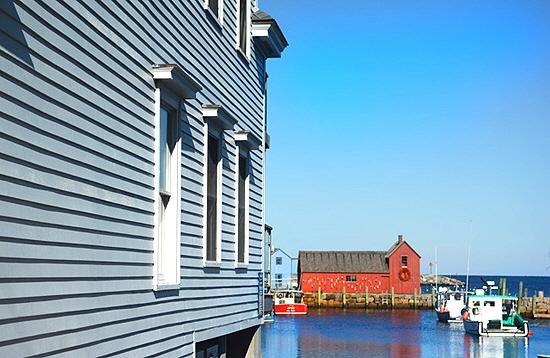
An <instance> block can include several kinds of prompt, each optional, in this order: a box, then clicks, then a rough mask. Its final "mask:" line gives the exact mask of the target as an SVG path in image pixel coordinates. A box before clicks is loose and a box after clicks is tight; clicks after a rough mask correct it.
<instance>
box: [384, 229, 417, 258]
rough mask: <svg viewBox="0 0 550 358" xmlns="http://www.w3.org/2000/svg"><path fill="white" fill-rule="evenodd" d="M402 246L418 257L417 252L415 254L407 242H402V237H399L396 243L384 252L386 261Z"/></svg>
mask: <svg viewBox="0 0 550 358" xmlns="http://www.w3.org/2000/svg"><path fill="white" fill-rule="evenodd" d="M403 245H407V246H408V247H409V248H410V249H411V250H412V252H414V253H415V254H416V256H418V257H420V255H419V254H418V252H416V251H415V249H413V248H412V247H411V245H409V244H407V242H406V241H405V240H403V237H402V236H401V235H399V238H398V239H397V241H396V242H395V243H394V244H393V245H392V246H391V247H390V248H389V249H388V251H386V258H387V259H388V258H390V256H391V255H393V253H394V252H395V251H397V249H398V248H400V247H401V246H403Z"/></svg>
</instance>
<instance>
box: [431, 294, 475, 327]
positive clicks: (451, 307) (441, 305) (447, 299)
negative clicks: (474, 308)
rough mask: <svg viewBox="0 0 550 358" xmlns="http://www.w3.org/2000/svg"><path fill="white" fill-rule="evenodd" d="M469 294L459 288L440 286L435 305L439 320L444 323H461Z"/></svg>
mask: <svg viewBox="0 0 550 358" xmlns="http://www.w3.org/2000/svg"><path fill="white" fill-rule="evenodd" d="M467 294H468V293H467V292H466V291H464V290H460V289H458V288H456V289H454V290H450V289H449V288H448V287H440V288H439V292H438V294H437V302H436V307H435V313H436V314H437V320H438V321H439V322H443V323H461V322H462V310H463V309H464V307H465V306H466V297H467Z"/></svg>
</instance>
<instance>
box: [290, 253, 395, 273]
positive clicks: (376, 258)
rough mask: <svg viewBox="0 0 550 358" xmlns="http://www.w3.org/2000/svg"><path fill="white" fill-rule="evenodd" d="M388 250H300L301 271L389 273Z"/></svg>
mask: <svg viewBox="0 0 550 358" xmlns="http://www.w3.org/2000/svg"><path fill="white" fill-rule="evenodd" d="M385 256H386V251H300V252H299V254H298V257H299V266H300V268H299V270H300V272H334V273H336V272H349V273H388V272H389V267H388V263H387V261H386V257H385Z"/></svg>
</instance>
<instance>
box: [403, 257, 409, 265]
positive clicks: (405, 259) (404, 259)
mask: <svg viewBox="0 0 550 358" xmlns="http://www.w3.org/2000/svg"><path fill="white" fill-rule="evenodd" d="M408 260H409V257H408V256H401V267H407V266H408Z"/></svg>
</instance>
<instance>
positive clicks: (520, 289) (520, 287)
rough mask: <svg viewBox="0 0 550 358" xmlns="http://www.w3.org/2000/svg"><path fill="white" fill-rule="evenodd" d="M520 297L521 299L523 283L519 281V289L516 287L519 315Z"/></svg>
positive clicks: (519, 311)
mask: <svg viewBox="0 0 550 358" xmlns="http://www.w3.org/2000/svg"><path fill="white" fill-rule="evenodd" d="M522 297H523V281H519V287H518V313H521V303H522V301H523V300H522Z"/></svg>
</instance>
